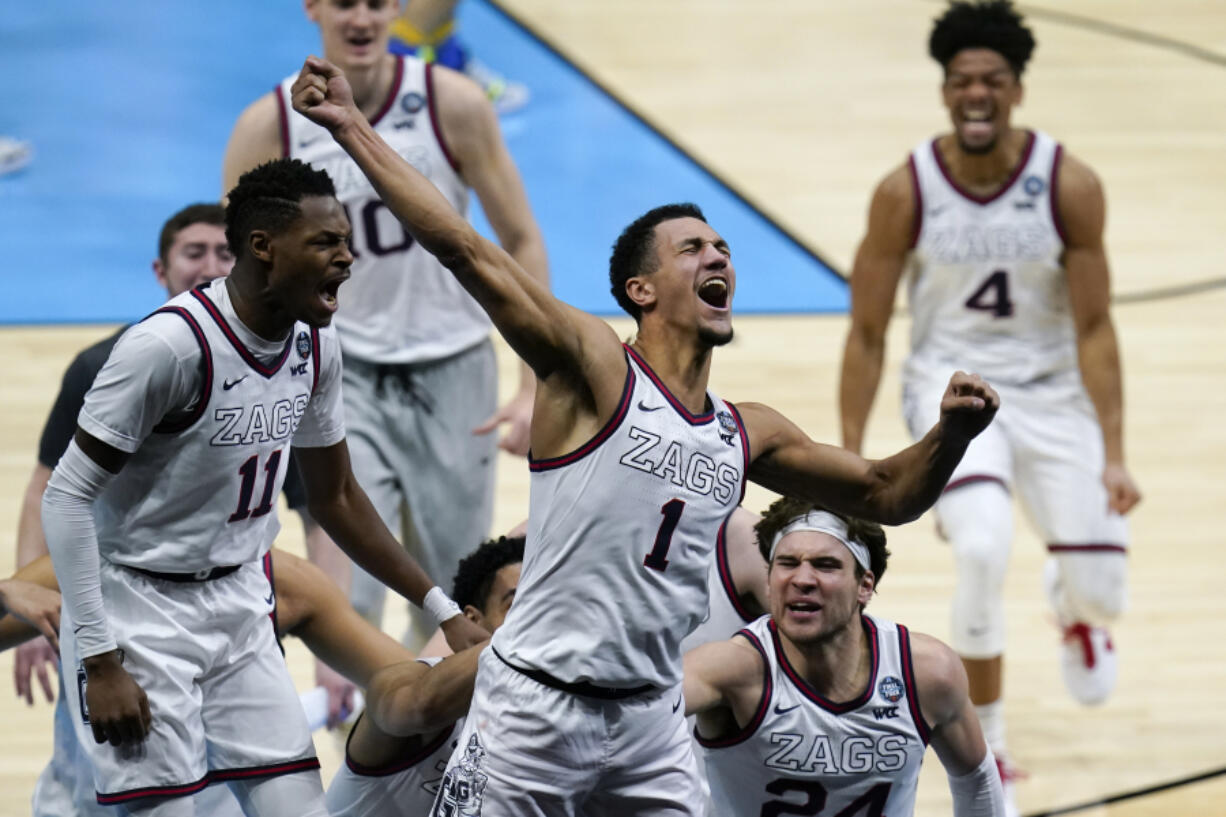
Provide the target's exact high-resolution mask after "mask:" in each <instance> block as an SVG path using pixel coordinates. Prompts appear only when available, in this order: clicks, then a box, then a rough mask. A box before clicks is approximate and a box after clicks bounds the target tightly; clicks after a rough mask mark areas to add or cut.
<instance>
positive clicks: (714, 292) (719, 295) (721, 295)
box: [698, 278, 728, 309]
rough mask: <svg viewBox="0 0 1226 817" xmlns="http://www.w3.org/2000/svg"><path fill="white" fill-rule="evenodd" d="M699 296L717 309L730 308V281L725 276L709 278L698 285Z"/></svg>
mask: <svg viewBox="0 0 1226 817" xmlns="http://www.w3.org/2000/svg"><path fill="white" fill-rule="evenodd" d="M698 297H699V298H701V299H702V301H703V303H705V304H707V305H708V306H713V307H715V308H716V309H727V308H728V282H727V281H726V280H724V279H723V278H708V279H707V280H705V281H703V282H702V284H701V285H700V286H699V287H698Z"/></svg>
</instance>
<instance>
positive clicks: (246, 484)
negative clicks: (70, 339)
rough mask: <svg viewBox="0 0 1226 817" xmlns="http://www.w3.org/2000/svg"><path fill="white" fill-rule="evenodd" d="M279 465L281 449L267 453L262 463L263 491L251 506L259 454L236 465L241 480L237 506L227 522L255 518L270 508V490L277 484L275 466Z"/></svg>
mask: <svg viewBox="0 0 1226 817" xmlns="http://www.w3.org/2000/svg"><path fill="white" fill-rule="evenodd" d="M280 465H281V449H280V448H278V449H277V450H276V451H274V452H272V453H271V454H269V455H268V462H266V463H264V493H263V494H261V495H260V504H259V505H256V506H255V508H254V509H252V507H251V497H252V496H253V495H254V494H255V477H256V473H257V471H258V470H259V468H260V456H259V455H258V454H252V455H251V456H250V457H248V458H247V461H246V462H244V463H243V464H242V465H240V466H239V467H238V474H239V476H240V477H242V478H243V481H242V482H241V483H240V484H239V486H238V508H237V509H236V510H235V511H234V513H232V514H230V518H229V519H228V520H226V521H227V522H240V521H242V520H243V519H255V518H256V517H257V516H263V515H264V514H266V513H268V512H269V511H271V510H272V500H273V495H272V490H273V488H274V487H275V486H276V484H277V468H278V467H279V466H280Z"/></svg>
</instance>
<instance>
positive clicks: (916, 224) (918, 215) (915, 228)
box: [907, 152, 924, 250]
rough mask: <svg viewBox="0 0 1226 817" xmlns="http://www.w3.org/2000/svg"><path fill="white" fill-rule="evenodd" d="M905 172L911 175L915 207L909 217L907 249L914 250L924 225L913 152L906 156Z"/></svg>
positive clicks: (920, 189) (917, 171) (921, 190)
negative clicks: (909, 236) (909, 228)
mask: <svg viewBox="0 0 1226 817" xmlns="http://www.w3.org/2000/svg"><path fill="white" fill-rule="evenodd" d="M907 173H908V175H910V177H911V193H912V200H911V203H912V205H914V207H915V215H914V216H913V217H912V219H911V243H910V244H908V245H907V248H908V249H911V250H914V249H915V247H916V245H918V244H919V238H920V231H921V230H922V229H923V227H924V192H923V189H922V188H921V187H920V181H919V170H918V169H917V168H916V166H915V153H914V152H912V153H911V155H909V156H908V157H907Z"/></svg>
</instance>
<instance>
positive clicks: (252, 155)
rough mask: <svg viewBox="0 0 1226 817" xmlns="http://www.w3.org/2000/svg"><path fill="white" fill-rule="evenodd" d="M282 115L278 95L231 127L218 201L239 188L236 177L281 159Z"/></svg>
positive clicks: (266, 98) (252, 107)
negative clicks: (235, 187) (236, 186)
mask: <svg viewBox="0 0 1226 817" xmlns="http://www.w3.org/2000/svg"><path fill="white" fill-rule="evenodd" d="M282 151H283V148H282V146H281V113H280V104H279V103H278V101H277V92H276V91H274V92H272V93H268V94H265V95H264V96H262V97H260V98H259V99H257V100H256V101H255V102H253V103H251V104H250V105H248V106H247V109H246V110H244V111H243V112H242V113H241V114H240V115H239V117H238V121H237V122H235V123H234V130H233V131H232V132H231V133H230V141H229V142H228V143H227V144H226V155H225V158H224V159H223V160H222V166H221V200H222V201H223V202H224V201H225V199H226V196H227V195H228V194H229V193H230V191H231V190H233V189H234V186H235V185H236V184H238V177H239V176H241V175H243V174H244V173H246V172H247V171H248V170H251V169H252V168H253V167H256V166H258V165H261V164H263V163H264V162H269V161H272V160H273V159H280V158H281V154H282Z"/></svg>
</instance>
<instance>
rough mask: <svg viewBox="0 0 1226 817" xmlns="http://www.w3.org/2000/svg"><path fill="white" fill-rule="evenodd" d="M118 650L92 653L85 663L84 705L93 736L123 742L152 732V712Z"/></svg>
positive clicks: (101, 740) (137, 740)
mask: <svg viewBox="0 0 1226 817" xmlns="http://www.w3.org/2000/svg"><path fill="white" fill-rule="evenodd" d="M120 661H121V659H120V652H119V650H112V651H111V652H105V653H102V654H101V655H91V656H90V657H89V658H86V659H85V661H84V662H83V663H84V664H85V678H86V685H85V705H86V706H87V707H89V726H90V728H91V729H93V730H94V740H95V741H97V742H98V743H108V742H109V743H110V744H111V745H112V746H124V745H133V744H137V743H140V742H141V741H143V740H144V739H145V736H146V735H148V734H149V727H150V726H151V725H152V724H153V716H152V715H151V714H150V713H149V699H148V698H147V697H146V696H145V691H144V690H143V689H141V688H140V685H139V684H137V683H136V681H134V680H132V676H131V675H129V674H128V671H127V670H125V669H124V668H123V665H122V664H121V663H120Z"/></svg>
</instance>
